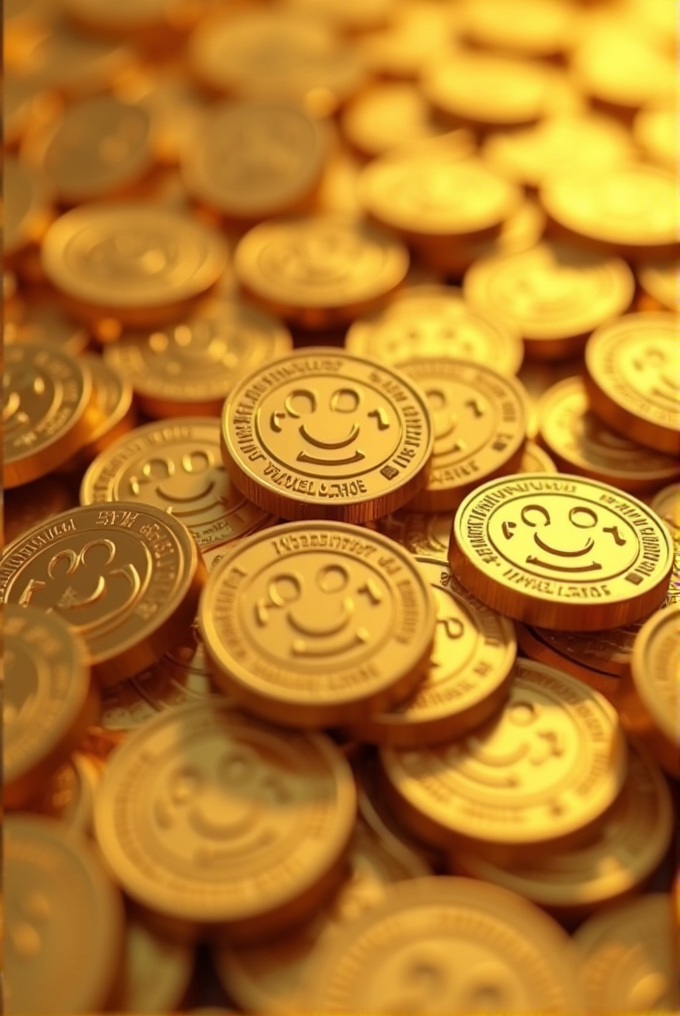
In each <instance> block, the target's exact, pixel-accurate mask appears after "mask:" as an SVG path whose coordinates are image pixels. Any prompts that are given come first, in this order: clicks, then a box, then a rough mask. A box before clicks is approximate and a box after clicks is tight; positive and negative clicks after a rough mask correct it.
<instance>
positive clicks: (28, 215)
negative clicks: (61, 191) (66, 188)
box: [3, 155, 54, 261]
mask: <svg viewBox="0 0 680 1016" xmlns="http://www.w3.org/2000/svg"><path fill="white" fill-rule="evenodd" d="M3 186H4V191H3V193H4V206H3V207H4V233H3V253H4V258H5V260H6V261H7V260H10V261H11V260H14V259H16V258H18V257H20V256H21V255H23V254H26V253H27V251H29V250H31V249H32V248H35V246H36V244H38V243H39V242H40V241H41V240H42V238H43V236H44V234H45V231H46V230H47V228H48V226H49V225H50V222H51V221H52V219H53V217H54V214H53V211H52V207H51V201H52V191H51V188H50V187H49V185H48V184H47V181H46V180H45V179H44V178H43V176H42V175H41V174H40V173H39V172H38V170H36V169H33V168H32V167H31V166H27V165H26V164H25V163H22V162H20V161H19V159H17V158H16V156H14V155H6V156H5V158H4V160H3Z"/></svg>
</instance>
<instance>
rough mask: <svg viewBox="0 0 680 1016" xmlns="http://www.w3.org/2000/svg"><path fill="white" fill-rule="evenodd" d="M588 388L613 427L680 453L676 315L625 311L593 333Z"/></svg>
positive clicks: (662, 449) (663, 449)
mask: <svg viewBox="0 0 680 1016" xmlns="http://www.w3.org/2000/svg"><path fill="white" fill-rule="evenodd" d="M585 366H586V370H585V376H584V381H585V386H586V391H587V393H588V397H589V399H590V401H591V403H592V405H594V406H597V413H598V415H599V416H601V417H602V419H603V420H605V421H606V422H607V423H608V424H609V425H610V426H611V427H613V428H614V430H617V431H620V432H621V433H623V434H626V435H627V436H629V437H631V438H632V439H633V440H634V441H639V442H640V444H644V445H648V446H649V447H650V448H654V449H656V450H657V451H660V452H666V453H668V454H669V455H680V385H679V384H678V319H677V316H676V315H675V314H671V313H666V312H663V311H661V312H659V313H656V314H626V315H625V316H624V317H622V318H619V319H618V321H612V322H611V324H609V325H604V326H603V327H601V328H598V329H597V330H596V331H594V332H593V334H592V335H591V337H590V339H589V340H588V344H587V346H586V363H585Z"/></svg>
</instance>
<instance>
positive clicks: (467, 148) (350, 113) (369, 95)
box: [340, 81, 473, 159]
mask: <svg viewBox="0 0 680 1016" xmlns="http://www.w3.org/2000/svg"><path fill="white" fill-rule="evenodd" d="M340 122H341V125H342V130H343V133H344V135H345V137H346V138H347V140H348V141H349V142H350V144H351V145H352V146H353V147H354V148H356V149H357V150H358V151H359V152H361V154H362V155H364V156H365V157H366V158H369V159H374V158H376V157H377V156H379V155H384V154H385V153H386V152H389V151H390V150H392V149H394V148H399V147H400V146H402V145H404V144H408V143H409V142H413V141H423V140H425V139H428V138H435V137H440V136H441V135H442V134H443V133H444V132H445V130H446V128H445V127H442V126H441V125H439V124H438V123H437V122H436V120H435V119H434V117H433V116H432V113H431V110H430V107H429V105H428V103H427V102H426V101H425V99H424V98H423V96H422V95H421V94H420V91H419V90H418V88H417V87H416V86H415V85H414V84H412V83H410V82H406V81H394V82H392V81H390V82H381V83H379V84H375V85H373V86H372V87H371V88H370V89H368V90H366V91H364V92H362V93H360V94H359V95H358V96H357V98H356V99H355V100H354V101H353V102H351V103H350V104H349V105H348V106H347V107H346V108H345V109H344V110H343V112H342V116H341V121H340ZM450 140H451V143H452V144H454V145H456V147H457V148H458V149H459V151H460V152H461V154H466V155H467V154H469V153H470V152H471V151H472V147H473V146H472V138H471V137H470V136H469V135H468V134H467V132H463V131H460V132H458V133H457V135H454V134H453V133H452V134H451V135H450Z"/></svg>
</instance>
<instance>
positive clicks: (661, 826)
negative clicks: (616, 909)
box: [451, 746, 673, 1011]
mask: <svg viewBox="0 0 680 1016" xmlns="http://www.w3.org/2000/svg"><path fill="white" fill-rule="evenodd" d="M672 836H673V803H672V800H671V795H670V793H669V790H668V786H667V784H666V781H665V780H664V778H663V775H662V773H661V771H660V770H659V769H658V768H657V766H656V765H655V763H654V762H653V761H652V760H651V758H649V757H648V756H647V755H646V754H644V753H643V752H642V751H641V750H640V749H639V748H637V747H635V746H631V749H630V754H629V763H628V775H627V777H626V781H625V783H624V785H623V790H622V791H621V793H620V795H619V797H618V798H617V799H616V803H615V804H614V806H613V808H612V809H611V811H610V812H609V814H608V816H607V818H606V821H605V823H604V825H603V826H602V828H601V829H600V830H599V832H598V833H597V836H596V837H595V838H594V839H593V841H592V842H591V843H588V844H585V845H584V846H582V847H579V848H575V849H572V850H564V851H557V852H550V853H548V852H546V853H545V854H543V855H541V856H539V857H537V858H536V859H534V861H533V862H531V861H527V862H525V863H523V862H522V860H521V859H520V860H519V861H517V862H515V864H513V865H512V866H510V867H507V868H502V867H499V866H497V865H495V864H493V862H491V861H488V860H486V859H485V858H483V857H482V856H480V855H479V854H474V853H472V852H470V851H462V852H455V853H454V854H453V855H452V856H451V866H452V871H453V872H454V874H460V875H469V876H470V877H471V878H477V879H481V880H482V881H484V882H492V883H494V884H495V885H501V886H503V887H504V888H505V889H511V890H512V891H513V892H516V893H519V894H520V895H521V896H524V897H525V899H528V900H531V901H532V903H537V904H538V905H539V906H541V907H544V908H545V909H546V910H548V911H549V913H551V914H552V915H553V916H554V917H557V918H559V919H560V920H562V921H569V922H573V921H574V920H579V919H580V918H583V917H586V916H587V915H588V914H590V913H592V912H593V911H594V910H598V909H600V908H601V907H602V906H604V905H608V904H610V903H612V902H614V901H615V900H619V899H621V898H622V897H624V896H627V895H629V894H630V893H632V892H634V891H636V890H640V889H641V888H643V887H644V886H645V884H646V883H647V882H648V881H649V879H650V877H651V876H652V875H653V873H654V872H655V871H656V869H657V868H658V866H659V864H660V863H661V861H662V860H663V858H664V856H665V854H666V852H667V850H668V847H669V845H670V842H671V839H672ZM589 1011H590V1010H589ZM621 1011H623V1009H622V1010H621ZM626 1011H629V1010H626Z"/></svg>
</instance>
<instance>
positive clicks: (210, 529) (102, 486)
mask: <svg viewBox="0 0 680 1016" xmlns="http://www.w3.org/2000/svg"><path fill="white" fill-rule="evenodd" d="M80 500H81V504H98V503H100V502H103V501H131V502H135V503H139V504H150V505H154V506H155V507H156V508H158V509H160V511H162V512H166V513H168V514H171V515H172V516H173V517H174V518H176V519H178V520H179V521H180V522H182V523H183V524H184V525H185V526H186V527H187V529H189V531H190V532H191V534H192V535H193V537H194V539H195V540H196V543H197V544H198V546H199V548H200V549H201V550H202V549H203V548H206V549H207V548H210V547H216V546H218V545H220V544H223V543H228V542H230V541H231V540H236V539H238V538H239V537H241V536H244V535H245V534H246V533H250V532H252V531H253V530H255V529H259V528H260V527H262V526H265V525H268V524H269V523H270V522H272V521H273V520H272V519H271V516H269V515H267V513H266V512H263V511H262V510H261V509H259V508H256V507H255V505H253V504H251V503H250V502H249V501H247V500H246V499H245V498H244V497H243V496H242V495H241V494H240V493H239V492H238V491H237V490H236V489H235V488H234V486H233V485H232V483H231V481H230V480H229V477H228V476H227V474H226V473H225V471H224V466H223V464H222V459H221V457H220V424H219V420H210V419H201V418H198V417H197V418H194V419H192V418H191V417H179V418H177V419H175V420H172V421H168V422H164V421H160V422H158V423H147V424H145V425H144V426H143V427H137V428H136V429H135V430H134V431H132V432H131V433H130V434H126V435H124V436H123V437H122V438H120V439H119V440H118V441H116V442H115V443H114V444H113V445H111V446H110V447H109V448H107V449H106V450H105V451H104V452H102V453H101V454H100V455H99V456H98V457H97V458H96V459H95V461H94V462H93V463H92V465H91V466H90V468H89V469H88V470H87V472H86V473H85V476H84V477H83V482H82V485H81V489H80Z"/></svg>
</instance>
